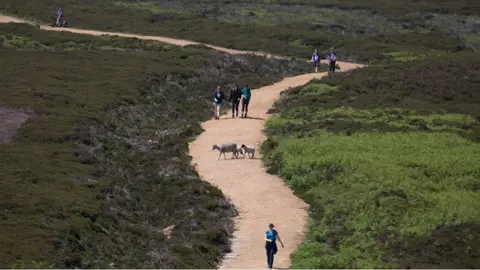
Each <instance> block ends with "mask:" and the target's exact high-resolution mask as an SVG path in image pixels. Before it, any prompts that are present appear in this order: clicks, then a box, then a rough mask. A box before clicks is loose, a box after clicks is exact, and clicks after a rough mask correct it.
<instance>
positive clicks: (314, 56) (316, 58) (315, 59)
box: [312, 52, 320, 62]
mask: <svg viewBox="0 0 480 270" xmlns="http://www.w3.org/2000/svg"><path fill="white" fill-rule="evenodd" d="M312 59H313V61H315V62H318V61H320V54H319V53H318V52H314V53H313V54H312Z"/></svg>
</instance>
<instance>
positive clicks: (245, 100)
mask: <svg viewBox="0 0 480 270" xmlns="http://www.w3.org/2000/svg"><path fill="white" fill-rule="evenodd" d="M251 97H252V92H251V91H250V88H249V87H248V85H245V88H243V89H242V116H241V117H242V118H247V113H248V104H249V103H250V98H251ZM244 112H245V114H244Z"/></svg>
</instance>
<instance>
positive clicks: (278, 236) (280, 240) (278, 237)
mask: <svg viewBox="0 0 480 270" xmlns="http://www.w3.org/2000/svg"><path fill="white" fill-rule="evenodd" d="M277 239H278V241H279V242H280V244H282V248H283V247H285V246H284V245H283V242H282V239H280V235H279V234H278V231H277Z"/></svg>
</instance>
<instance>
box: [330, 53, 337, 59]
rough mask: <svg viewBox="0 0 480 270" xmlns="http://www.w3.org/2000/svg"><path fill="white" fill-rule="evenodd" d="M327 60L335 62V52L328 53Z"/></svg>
mask: <svg viewBox="0 0 480 270" xmlns="http://www.w3.org/2000/svg"><path fill="white" fill-rule="evenodd" d="M328 58H329V59H330V60H332V61H334V60H337V53H336V52H329V53H328Z"/></svg>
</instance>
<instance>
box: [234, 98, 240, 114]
mask: <svg viewBox="0 0 480 270" xmlns="http://www.w3.org/2000/svg"><path fill="white" fill-rule="evenodd" d="M239 106H240V100H238V101H237V102H235V110H237V117H238V107H239Z"/></svg>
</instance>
